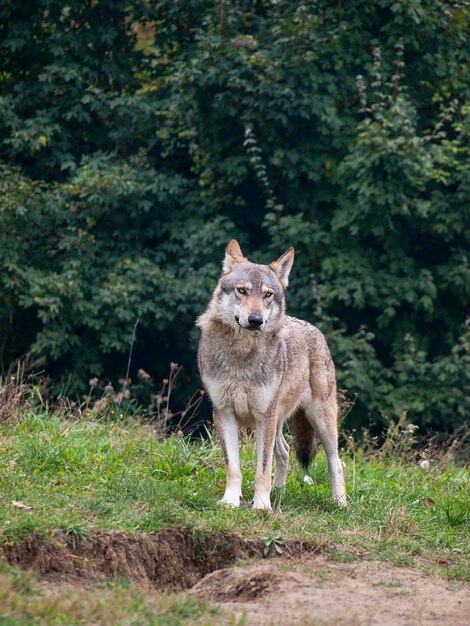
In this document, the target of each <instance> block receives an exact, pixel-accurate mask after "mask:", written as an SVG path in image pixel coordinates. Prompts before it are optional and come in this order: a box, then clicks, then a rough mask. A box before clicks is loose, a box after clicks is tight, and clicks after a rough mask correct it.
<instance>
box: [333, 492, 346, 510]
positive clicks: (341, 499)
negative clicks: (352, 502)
mask: <svg viewBox="0 0 470 626" xmlns="http://www.w3.org/2000/svg"><path fill="white" fill-rule="evenodd" d="M333 502H334V503H335V504H336V505H337V506H339V507H340V508H341V509H347V508H348V501H347V500H346V494H343V495H341V496H335V497H334V498H333Z"/></svg>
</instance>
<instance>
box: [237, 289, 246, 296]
mask: <svg viewBox="0 0 470 626" xmlns="http://www.w3.org/2000/svg"><path fill="white" fill-rule="evenodd" d="M237 291H238V293H241V294H242V296H244V295H246V289H245V287H237Z"/></svg>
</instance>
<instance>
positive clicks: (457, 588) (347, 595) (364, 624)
mask: <svg viewBox="0 0 470 626" xmlns="http://www.w3.org/2000/svg"><path fill="white" fill-rule="evenodd" d="M190 593H191V594H193V595H195V596H197V597H199V598H204V599H206V600H209V601H211V602H214V603H216V604H218V605H220V606H222V607H223V608H224V609H226V610H227V611H230V612H233V613H234V614H235V615H237V617H240V618H241V616H242V615H243V613H244V612H245V613H246V615H247V617H248V619H247V623H248V624H250V625H251V624H253V625H261V624H263V625H266V626H267V625H279V626H281V625H282V626H285V625H286V626H289V625H291V624H292V625H293V624H298V625H301V626H333V625H334V626H336V625H338V626H339V625H341V626H343V625H344V626H346V625H347V626H355V625H360V626H375V625H379V624H380V625H381V626H392V625H393V626H395V625H406V626H408V625H409V626H417V625H420V626H425V625H434V624H435V625H437V624H439V625H441V626H442V625H444V626H447V625H448V626H464V625H467V624H468V623H469V616H470V589H469V586H468V585H465V584H464V583H461V582H455V581H453V582H450V581H448V580H444V579H442V578H432V577H427V576H423V574H421V573H420V572H418V571H415V570H412V569H409V568H402V567H396V566H392V565H385V564H383V563H379V562H377V561H363V562H360V563H354V564H351V563H337V562H334V561H331V560H328V559H326V558H325V557H323V556H319V555H311V556H307V557H304V558H301V559H294V560H285V559H283V560H279V561H276V562H273V561H261V562H258V563H254V564H250V565H248V566H245V567H234V568H231V569H226V570H220V571H217V572H213V573H212V574H209V575H208V576H206V577H205V578H203V579H202V580H201V581H200V582H199V583H197V584H196V585H195V587H193V589H192V590H191V591H190Z"/></svg>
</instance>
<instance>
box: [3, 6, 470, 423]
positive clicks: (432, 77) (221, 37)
mask: <svg viewBox="0 0 470 626" xmlns="http://www.w3.org/2000/svg"><path fill="white" fill-rule="evenodd" d="M0 64H1V66H0V168H1V172H0V265H1V273H0V368H1V371H2V373H3V375H4V376H9V375H11V374H12V373H14V372H15V371H16V367H17V363H19V362H22V363H23V364H26V369H27V371H29V372H38V371H40V372H43V374H45V375H47V377H48V378H49V379H50V381H51V382H50V390H51V393H55V394H57V393H61V394H66V395H68V396H70V397H72V398H76V397H78V398H82V397H83V395H87V394H89V387H90V385H89V381H90V379H92V381H93V382H92V387H94V388H96V389H95V390H94V392H95V393H97V389H98V388H100V386H101V387H102V388H104V387H105V386H106V385H107V383H108V381H110V382H111V383H112V385H113V388H114V389H115V390H118V389H119V386H120V383H119V382H118V381H119V379H122V378H123V377H125V376H126V371H127V366H128V362H129V354H130V348H131V346H132V359H131V367H130V376H131V379H132V383H130V384H129V385H127V388H128V391H129V393H130V394H131V397H135V398H137V399H138V400H140V401H141V402H143V403H144V404H145V403H147V404H148V403H149V402H151V396H153V403H154V404H155V403H156V402H157V403H158V402H161V395H160V396H159V395H158V394H159V392H158V389H159V381H160V380H161V379H163V378H168V372H169V370H170V362H174V363H178V364H180V365H181V366H182V369H181V372H180V373H179V376H178V380H177V385H176V387H175V389H174V390H173V395H172V399H171V401H170V404H171V406H170V408H171V409H172V410H173V411H174V412H176V411H178V410H181V408H182V407H183V406H184V404H185V401H186V398H187V397H188V396H190V395H192V394H193V393H196V394H197V391H198V388H199V386H200V381H199V377H198V374H197V368H196V356H195V355H196V348H197V332H196V330H195V328H194V320H195V318H196V316H197V315H198V314H199V313H200V312H201V311H202V310H203V309H204V307H205V306H206V304H207V302H208V300H209V298H210V294H211V292H212V290H213V288H214V286H215V282H216V280H217V277H218V275H219V272H220V268H221V260H222V257H223V252H224V248H225V246H226V244H227V242H228V241H229V240H230V239H231V238H234V237H235V238H237V239H238V240H239V242H240V243H241V246H242V249H243V250H244V252H245V254H246V255H247V256H248V258H250V260H255V261H257V262H262V263H263V262H270V261H272V260H274V259H275V258H277V257H278V256H279V255H280V254H281V253H282V252H283V251H284V250H285V249H286V248H287V247H288V246H291V245H293V246H294V247H295V248H296V252H297V256H296V262H295V265H294V270H293V273H292V279H291V284H290V286H289V290H288V294H287V297H288V311H289V313H291V314H293V315H296V316H299V317H302V318H304V319H306V320H308V321H310V322H312V323H314V324H316V325H317V326H319V327H320V328H321V329H322V331H323V332H324V333H325V334H326V336H327V340H328V342H329V345H330V346H331V349H332V352H333V355H334V359H335V362H336V366H337V371H338V379H339V386H340V387H341V388H344V389H346V390H347V393H348V396H349V398H351V399H352V398H355V405H354V408H353V409H352V411H351V412H350V413H349V415H348V417H347V424H348V425H349V426H350V427H353V426H355V427H362V426H367V425H368V424H369V423H375V424H380V423H383V422H384V421H385V420H386V419H387V418H396V417H397V416H398V415H400V414H402V413H403V411H407V412H408V418H409V420H411V421H412V422H413V423H415V424H418V425H419V426H421V427H423V428H424V429H425V430H428V429H432V430H444V431H446V430H452V429H454V428H457V427H459V426H460V425H461V424H462V423H463V421H464V420H465V418H466V416H468V414H469V408H470V394H469V393H468V392H469V372H470V356H469V339H470V330H469V320H468V315H469V310H470V307H469V303H470V298H469V295H470V269H469V261H468V242H469V238H470V228H469V213H470V3H469V2H465V1H460V2H449V1H444V0H379V1H374V2H371V1H370V0H362V1H361V0H358V1H357V2H353V3H348V2H344V3H343V2H341V1H338V2H331V1H330V0H311V1H303V2H302V1H301V2H292V1H291V0H278V1H274V0H271V1H268V0H250V1H248V0H238V1H237V0H231V1H230V0H226V1H223V0H222V1H217V2H215V1H210V0H187V1H184V2H177V1H174V0H161V1H160V2H152V1H150V0H113V1H111V0H109V1H107V0H81V1H79V0H69V1H67V2H63V1H59V0H28V1H27V2H17V1H16V0H2V1H1V2H0ZM139 370H141V371H140V374H138V372H139ZM172 371H173V372H174V371H175V368H174V366H173V370H172ZM146 373H149V374H150V376H151V379H149V378H148V375H147V374H146ZM153 381H155V382H153ZM121 385H122V383H121ZM108 389H109V387H108ZM121 390H122V389H121ZM105 393H106V392H105ZM164 393H165V392H164ZM209 411H210V409H209V405H208V404H204V405H203V406H202V407H201V408H200V411H199V415H198V418H201V416H202V418H206V417H208V416H209Z"/></svg>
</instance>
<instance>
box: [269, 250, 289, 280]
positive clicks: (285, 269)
mask: <svg viewBox="0 0 470 626" xmlns="http://www.w3.org/2000/svg"><path fill="white" fill-rule="evenodd" d="M294 255H295V250H294V248H289V250H287V251H286V252H284V254H283V255H282V256H280V257H279V258H278V260H277V261H274V263H271V264H270V265H269V267H270V268H271V269H272V271H273V272H274V273H275V274H276V276H277V277H278V278H279V282H280V283H281V285H282V286H283V287H284V289H285V288H286V287H287V285H288V284H289V274H290V271H291V269H292V264H293V263H294Z"/></svg>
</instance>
